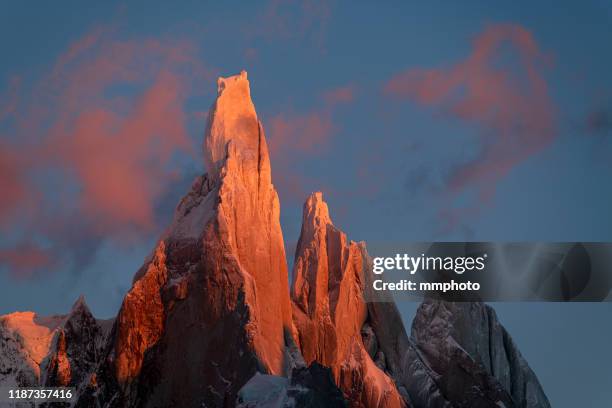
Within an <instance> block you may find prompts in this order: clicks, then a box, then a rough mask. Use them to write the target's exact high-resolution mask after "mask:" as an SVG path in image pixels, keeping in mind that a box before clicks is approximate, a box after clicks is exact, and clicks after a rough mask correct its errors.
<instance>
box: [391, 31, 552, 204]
mask: <svg viewBox="0 0 612 408" xmlns="http://www.w3.org/2000/svg"><path fill="white" fill-rule="evenodd" d="M508 57H509V58H508ZM549 65H550V59H549V58H548V56H547V55H546V54H545V53H544V52H542V51H541V49H540V46H539V45H538V43H537V42H536V40H535V38H534V37H533V35H532V33H531V32H530V31H529V30H527V29H526V28H524V27H522V26H519V25H513V24H501V25H493V26H490V27H489V28H487V29H486V30H485V31H484V32H482V33H481V34H480V35H478V36H477V37H476V38H475V39H474V42H473V44H472V50H471V52H470V54H469V55H467V56H466V57H465V58H464V59H463V60H461V61H458V62H456V63H455V64H453V65H451V66H449V67H443V68H431V69H423V68H414V69H408V70H405V71H403V72H400V73H399V74H397V75H395V76H394V77H393V78H391V79H390V80H389V81H388V82H387V83H386V84H385V87H384V92H385V94H386V95H388V96H390V97H394V98H398V99H400V100H410V101H413V102H415V103H417V104H419V105H423V106H426V107H430V108H432V109H435V110H438V111H440V112H443V113H444V114H446V115H449V116H451V117H454V118H456V119H459V120H461V121H464V122H466V123H470V124H473V125H476V126H477V127H478V140H479V141H480V152H479V154H478V155H477V157H476V158H475V159H474V160H471V161H469V162H467V163H464V164H461V165H460V166H458V167H457V168H456V170H455V171H454V172H453V174H452V175H451V176H450V179H449V180H448V186H449V189H450V191H451V192H452V193H454V194H457V193H460V192H462V191H464V190H466V189H468V188H475V189H476V191H477V192H478V193H479V197H480V199H481V203H486V202H487V201H488V200H489V199H490V198H491V197H492V195H493V194H494V191H495V186H496V184H497V182H498V181H499V180H500V179H502V178H503V177H505V176H506V175H507V174H508V172H509V171H510V170H512V169H513V168H514V167H515V166H517V165H519V164H521V163H522V162H524V161H525V160H526V159H528V158H529V157H531V156H533V155H535V154H537V153H538V152H540V151H542V150H543V149H545V148H546V147H548V146H550V145H551V144H552V142H553V141H554V139H555V137H556V129H555V127H556V124H555V106H554V104H553V101H552V100H551V97H550V95H549V92H548V85H547V82H546V79H545V77H544V71H545V69H546V68H547V67H548V66H549Z"/></svg>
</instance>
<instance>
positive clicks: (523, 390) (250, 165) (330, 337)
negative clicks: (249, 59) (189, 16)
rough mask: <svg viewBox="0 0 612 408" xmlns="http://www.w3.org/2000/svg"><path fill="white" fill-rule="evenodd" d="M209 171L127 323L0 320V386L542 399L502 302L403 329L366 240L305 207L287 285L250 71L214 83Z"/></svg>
mask: <svg viewBox="0 0 612 408" xmlns="http://www.w3.org/2000/svg"><path fill="white" fill-rule="evenodd" d="M217 85H218V96H217V99H216V101H215V103H214V104H213V106H212V107H211V109H210V112H209V121H208V125H207V128H206V132H205V138H204V159H205V164H206V173H205V174H204V175H202V176H200V177H198V178H197V179H196V180H195V181H194V183H193V185H192V188H191V191H189V192H188V193H187V194H186V195H185V196H184V197H183V198H182V200H181V201H180V202H179V204H178V206H177V208H176V211H175V215H174V220H173V221H172V223H171V224H170V226H169V227H168V229H167V230H166V232H165V233H164V234H163V236H162V237H161V239H160V240H159V242H158V244H157V246H156V248H155V249H154V250H153V251H152V253H151V255H149V256H148V258H147V259H146V260H145V263H144V265H143V266H142V267H141V268H140V270H139V271H138V272H137V273H136V275H135V276H134V280H133V284H132V287H131V289H130V290H129V292H128V293H127V294H126V296H125V298H124V300H123V303H122V305H121V309H120V311H119V313H118V315H117V318H116V319H115V320H114V323H113V322H111V324H112V329H108V328H107V327H108V326H109V324H108V322H101V321H97V320H95V319H94V318H93V316H91V313H90V312H89V309H88V308H87V306H86V305H85V303H84V301H83V300H82V299H80V300H79V301H77V303H76V304H75V306H74V307H73V310H72V311H71V313H70V314H69V315H67V316H58V317H53V318H46V319H45V318H39V317H37V316H36V315H34V314H33V313H31V312H25V313H15V314H11V315H6V316H2V317H0V336H1V337H0V352H1V354H0V385H12V386H15V385H19V386H26V385H37V384H42V385H49V386H50V385H70V386H75V387H77V389H78V394H79V399H78V402H77V403H76V405H77V406H80V407H92V406H95V407H171V406H172V407H174V406H180V407H232V406H239V407H243V408H247V407H325V406H328V407H341V406H351V407H367V408H374V407H496V408H499V407H507V408H509V407H525V408H527V407H529V408H531V407H534V408H535V407H548V406H549V404H548V401H547V399H546V396H545V395H544V393H543V391H542V388H541V387H540V385H539V383H538V380H537V378H536V377H535V375H534V374H533V372H532V371H531V370H530V369H529V366H528V365H527V363H526V362H525V360H524V359H523V358H522V357H521V355H520V353H519V352H518V350H517V349H516V347H515V345H514V343H513V342H512V340H511V339H510V336H509V335H508V333H507V332H506V331H505V330H504V328H503V327H502V326H501V325H500V323H499V321H498V320H497V318H496V317H495V313H494V312H493V310H492V309H491V308H490V307H488V306H486V305H484V304H480V303H464V304H455V303H448V302H443V301H433V300H427V301H425V302H424V303H423V304H422V305H421V307H420V308H419V311H418V313H417V316H416V318H415V320H414V324H413V327H412V333H411V336H408V335H407V333H406V331H405V329H404V326H403V323H402V319H401V316H400V314H399V312H398V309H397V307H396V305H395V304H394V303H393V302H392V301H390V300H389V299H382V300H384V301H381V302H370V303H368V302H366V301H365V294H366V291H367V290H368V288H369V285H368V279H369V271H368V269H369V268H370V264H371V259H370V258H369V256H368V254H367V250H366V246H365V243H356V242H353V241H350V240H349V239H348V238H347V236H346V234H344V233H343V232H342V231H340V230H339V229H338V228H337V227H335V226H334V224H333V223H332V221H331V218H330V215H329V211H328V207H327V204H326V203H325V202H324V201H323V196H322V194H321V193H314V194H312V195H311V196H310V197H309V198H308V200H307V201H306V203H305V205H304V213H303V219H302V231H301V235H300V240H299V243H298V246H297V252H296V255H295V265H294V273H293V284H292V287H291V291H289V282H288V273H287V266H286V262H285V259H286V258H285V249H284V244H283V236H282V231H281V227H280V222H279V216H280V204H279V200H278V195H277V193H276V190H275V189H274V186H273V184H272V175H271V168H270V158H269V155H268V149H267V145H266V139H265V136H264V131H263V126H262V125H261V123H260V122H259V120H258V118H257V113H256V111H255V107H254V105H253V102H252V100H251V97H250V89H249V81H248V79H247V74H246V72H242V73H240V74H239V75H236V76H232V77H229V78H219V80H218V84H217Z"/></svg>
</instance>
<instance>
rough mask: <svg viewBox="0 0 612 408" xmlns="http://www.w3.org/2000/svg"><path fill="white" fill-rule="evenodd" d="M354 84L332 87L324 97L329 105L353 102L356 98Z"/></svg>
mask: <svg viewBox="0 0 612 408" xmlns="http://www.w3.org/2000/svg"><path fill="white" fill-rule="evenodd" d="M354 93H355V90H354V87H353V85H347V86H343V87H340V88H336V89H332V90H330V91H327V92H325V93H324V94H323V99H324V100H325V102H326V103H327V104H329V105H336V104H340V103H348V102H352V101H353V99H354V98H355V95H354Z"/></svg>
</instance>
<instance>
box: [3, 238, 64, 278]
mask: <svg viewBox="0 0 612 408" xmlns="http://www.w3.org/2000/svg"><path fill="white" fill-rule="evenodd" d="M53 263H54V262H53V258H52V256H51V254H50V253H49V252H48V251H46V250H44V249H42V248H40V247H38V246H36V245H34V244H32V243H29V242H28V243H22V244H21V245H19V246H17V247H16V248H11V249H0V268H1V267H3V266H4V267H6V268H8V270H9V271H10V274H11V276H12V277H14V278H17V279H29V278H32V277H34V276H38V275H39V274H40V273H42V272H44V271H45V270H48V269H49V268H51V267H53Z"/></svg>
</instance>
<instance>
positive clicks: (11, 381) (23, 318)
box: [0, 296, 112, 386]
mask: <svg viewBox="0 0 612 408" xmlns="http://www.w3.org/2000/svg"><path fill="white" fill-rule="evenodd" d="M110 326H112V320H110V321H109V320H96V319H94V318H93V316H92V315H91V312H90V311H89V308H88V307H87V304H86V303H85V299H84V298H83V297H82V296H81V297H79V299H77V301H76V302H75V303H74V305H73V306H72V309H71V311H70V312H69V313H68V314H65V315H52V316H40V315H38V314H37V313H35V312H32V311H25V312H14V313H10V314H6V315H2V316H0V386H37V385H50V384H48V380H49V378H50V373H49V369H50V368H51V366H50V361H52V359H53V358H54V356H56V355H57V352H58V338H59V337H60V334H61V335H62V336H64V337H68V338H73V337H75V336H74V335H72V334H76V337H78V336H81V334H82V333H83V332H87V333H91V334H93V335H94V336H95V337H96V339H95V341H94V342H93V343H94V344H92V347H93V348H101V347H102V346H103V344H104V342H105V338H106V335H107V334H108V332H109V331H110ZM71 335H72V336H71ZM68 347H69V348H71V353H72V354H75V353H77V354H79V352H78V348H80V345H76V346H75V345H74V344H70V345H68ZM69 357H71V358H72V359H75V358H82V356H77V355H73V356H69Z"/></svg>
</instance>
